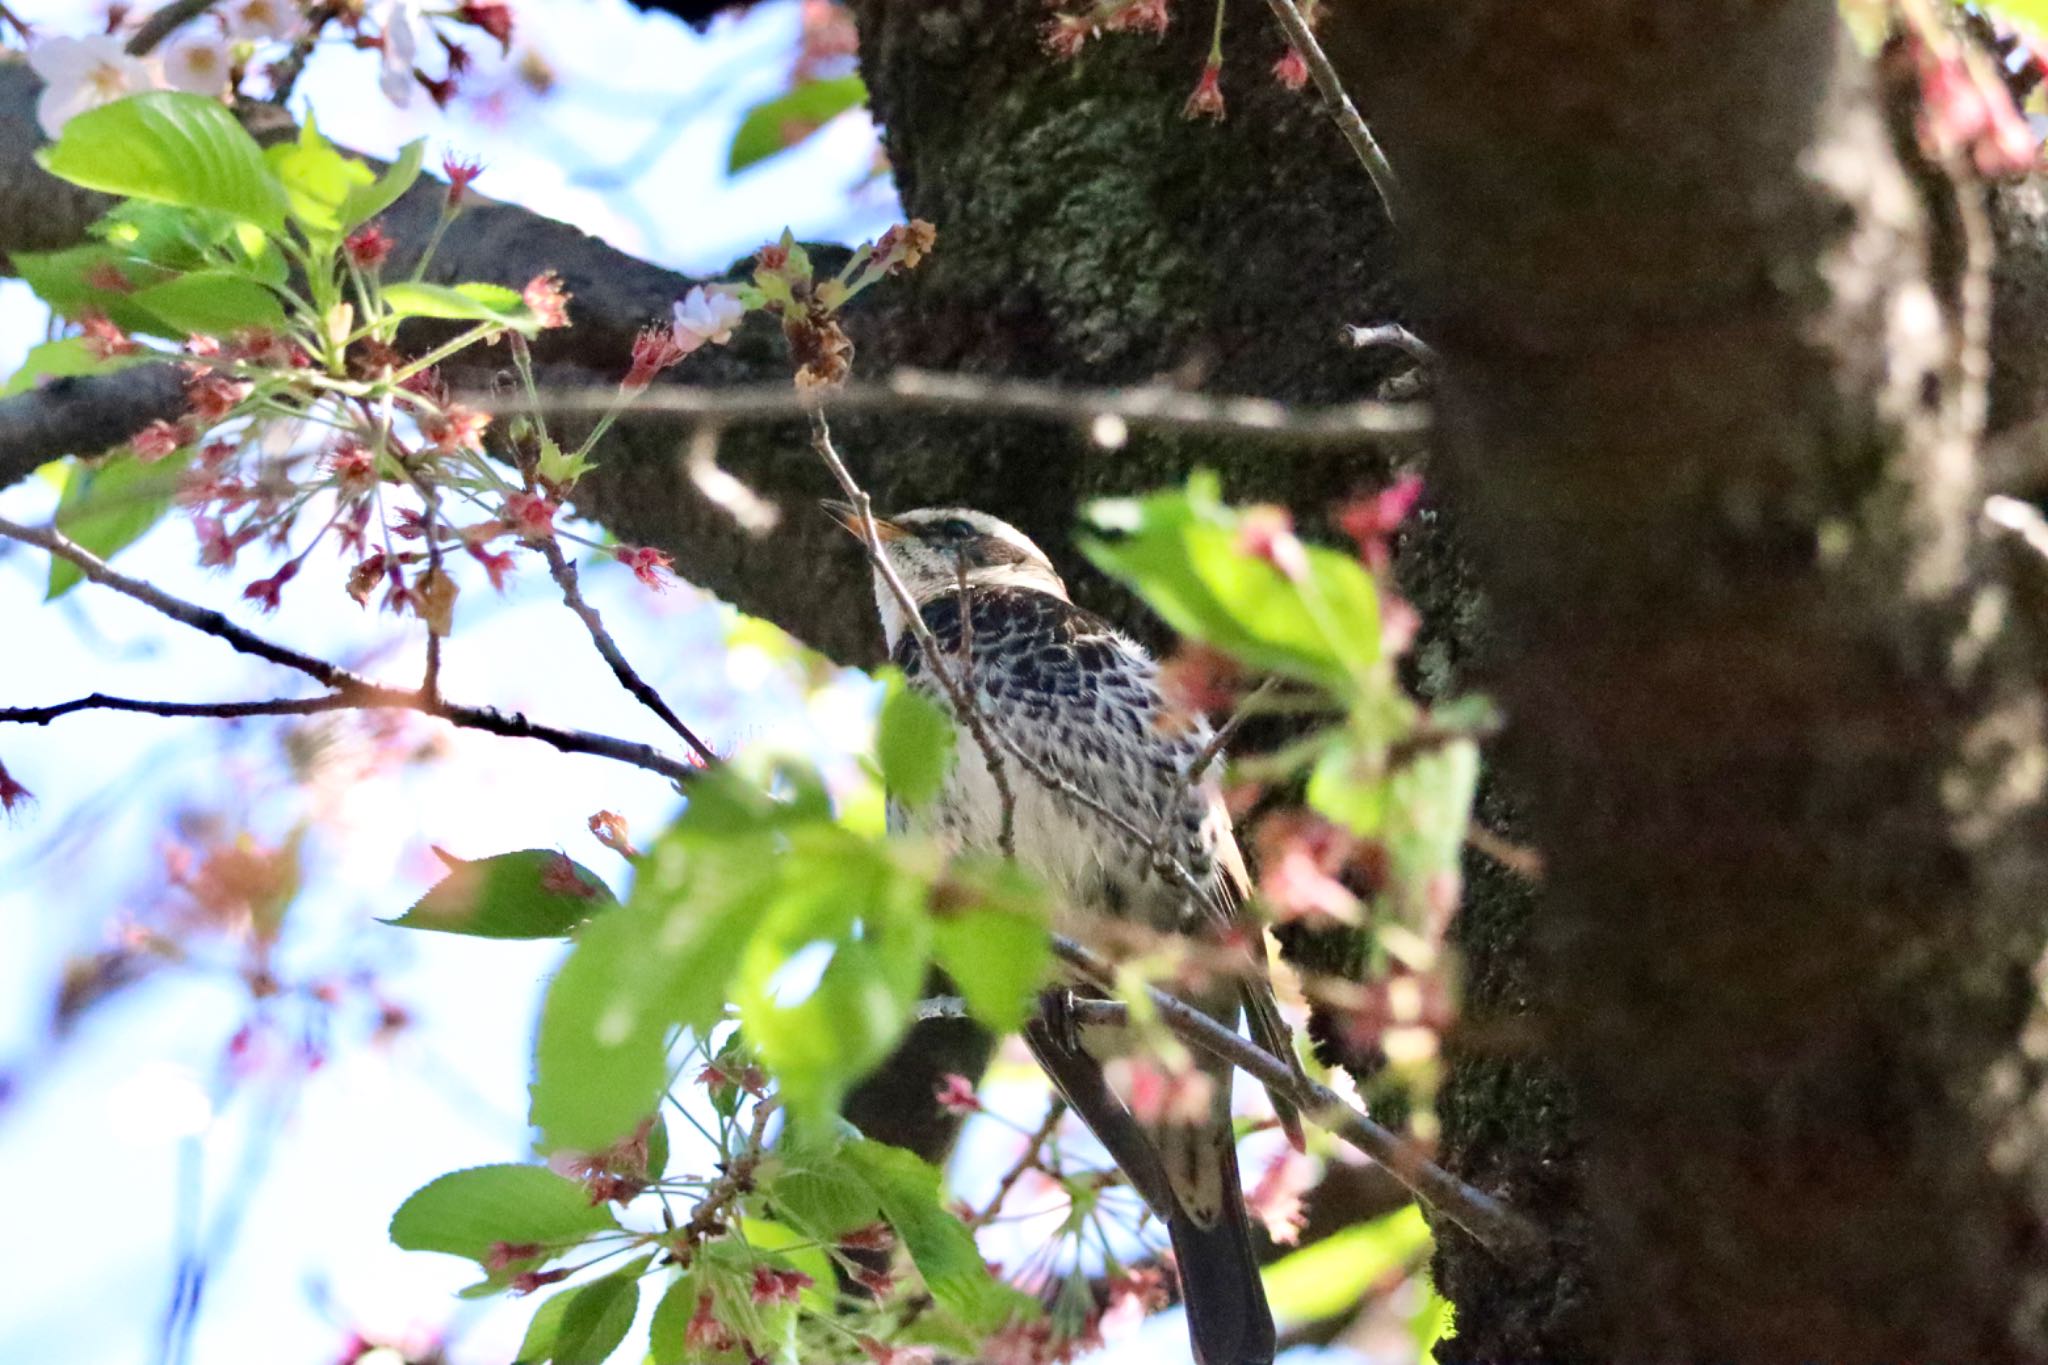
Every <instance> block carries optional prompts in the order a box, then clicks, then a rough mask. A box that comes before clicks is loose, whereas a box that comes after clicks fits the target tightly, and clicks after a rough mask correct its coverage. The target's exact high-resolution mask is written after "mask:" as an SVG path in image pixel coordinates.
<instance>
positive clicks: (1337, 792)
mask: <svg viewBox="0 0 2048 1365" xmlns="http://www.w3.org/2000/svg"><path fill="white" fill-rule="evenodd" d="M1383 761H1384V750H1383V749H1376V750H1373V751H1370V752H1368V751H1367V750H1366V749H1365V748H1364V747H1363V746H1360V745H1358V744H1357V743H1356V742H1354V741H1352V740H1349V739H1339V740H1337V741H1336V742H1334V743H1332V744H1330V745H1329V747H1327V748H1325V749H1324V750H1323V752H1322V753H1321V754H1320V755H1319V756H1318V757H1317V758H1316V764H1315V767H1314V768H1312V769H1311V770H1310V771H1309V775H1308V790H1307V792H1306V796H1307V798H1308V803H1309V805H1310V806H1312V807H1314V808H1315V809H1316V810H1318V811H1320V812H1321V813H1323V814H1324V815H1327V816H1329V817H1330V819H1332V820H1334V821H1336V822H1337V823H1338V824H1340V825H1342V826H1344V827H1345V828H1346V829H1348V830H1350V831H1351V832H1352V833H1353V834H1356V835H1358V836H1359V837H1360V838H1364V839H1376V838H1378V837H1379V834H1380V830H1381V829H1382V828H1383V827H1384V825H1385V823H1386V818H1387V785H1386V777H1385V773H1384V772H1383V771H1382V764H1383Z"/></svg>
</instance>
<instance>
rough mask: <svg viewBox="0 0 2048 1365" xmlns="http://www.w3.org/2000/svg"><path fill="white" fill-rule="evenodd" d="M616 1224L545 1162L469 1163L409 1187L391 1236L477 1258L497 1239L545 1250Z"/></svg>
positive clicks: (410, 1245) (406, 1244) (419, 1247)
mask: <svg viewBox="0 0 2048 1365" xmlns="http://www.w3.org/2000/svg"><path fill="white" fill-rule="evenodd" d="M617 1226H618V1223H617V1221H616V1220H614V1219H613V1218H612V1215H611V1211H610V1209H609V1208H608V1207H607V1206H606V1205H603V1204H597V1205H593V1204H592V1203H591V1202H590V1196H589V1194H588V1193H587V1192H586V1191H585V1190H584V1188H583V1186H581V1185H579V1184H578V1183H576V1182H575V1181H573V1180H564V1179H563V1178H562V1177H561V1176H558V1175H556V1174H555V1173H554V1172H553V1171H550V1170H547V1169H546V1168H545V1167H541V1166H518V1165H501V1166H472V1167H470V1168H469V1169H467V1170H462V1171H451V1172H449V1173H448V1174H447V1175H444V1176H442V1177H440V1178H439V1179H437V1180H433V1181H430V1182H428V1183H427V1184H426V1185H423V1186H421V1187H420V1188H419V1189H418V1190H416V1191H414V1193H413V1195H412V1197H411V1198H409V1199H407V1200H406V1201H405V1202H404V1203H403V1204H401V1205H399V1208H398V1212H396V1213H394V1214H392V1215H391V1240H392V1241H393V1242H395V1243H396V1244H398V1245H399V1246H401V1247H403V1248H405V1249H406V1250H407V1251H441V1252H446V1253H448V1254H449V1255H451V1256H463V1257H467V1258H468V1259H470V1260H472V1261H476V1262H478V1263H479V1264H481V1263H482V1262H483V1261H484V1260H485V1259H486V1258H487V1257H488V1256H489V1255H490V1253H491V1248H492V1247H493V1246H496V1245H497V1244H498V1243H501V1242H503V1243H506V1244H508V1245H515V1246H516V1245H524V1244H528V1243H532V1244H536V1245H539V1246H542V1247H545V1248H548V1249H551V1250H552V1249H557V1248H561V1247H567V1246H573V1245H575V1244H576V1243H579V1242H581V1241H583V1240H584V1239H585V1238H586V1237H588V1236H590V1235H591V1234H592V1233H597V1232H604V1231H607V1230H610V1229H612V1228H616V1227H617Z"/></svg>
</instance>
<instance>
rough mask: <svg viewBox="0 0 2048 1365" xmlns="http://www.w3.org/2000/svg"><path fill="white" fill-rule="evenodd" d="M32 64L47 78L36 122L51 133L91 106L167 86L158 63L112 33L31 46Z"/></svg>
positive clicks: (57, 130) (96, 106) (51, 41)
mask: <svg viewBox="0 0 2048 1365" xmlns="http://www.w3.org/2000/svg"><path fill="white" fill-rule="evenodd" d="M28 64H29V66H30V68H31V69H33V70H34V71H35V73H36V74H37V75H38V76H41V77H42V78H43V93H42V94H41V95H40V96H38V97H37V99H36V122H37V123H39V124H40V125H41V126H42V130H43V132H44V134H45V135H47V136H49V137H56V136H57V135H58V134H59V133H61V132H62V131H63V128H64V125H65V124H66V123H68V122H70V121H71V120H72V119H74V118H76V117H77V116H78V115H80V114H82V113H84V112H85V111H86V110H88V109H97V108H99V107H100V106H101V105H103V104H111V103H113V102H114V101H115V100H117V99H120V98H121V97H122V96H123V95H132V94H134V93H136V92H137V91H141V90H157V89H162V88H163V85H164V83H163V80H162V78H161V77H160V75H159V74H158V72H157V70H156V68H155V66H154V64H152V63H150V62H147V61H144V60H142V59H141V58H139V57H131V56H129V55H128V52H127V49H126V48H125V47H124V46H123V45H122V40H121V39H120V38H117V37H115V36H113V35H112V34H105V33H95V34H92V35H90V36H88V37H84V38H45V39H43V40H42V41H41V42H39V43H37V44H36V45H35V46H34V47H31V48H30V49H29V51H28Z"/></svg>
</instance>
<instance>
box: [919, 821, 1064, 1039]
mask: <svg viewBox="0 0 2048 1365" xmlns="http://www.w3.org/2000/svg"><path fill="white" fill-rule="evenodd" d="M948 878H949V882H948V887H947V894H948V895H949V896H951V897H954V898H960V899H965V900H967V901H968V902H969V904H968V906H967V908H965V909H963V910H957V911H951V912H947V911H943V910H937V909H935V910H934V911H933V915H932V950H933V953H934V955H935V956H936V957H937V959H938V963H939V965H940V966H941V967H943V968H945V970H946V974H947V975H948V976H950V977H952V978H953V984H954V985H955V986H956V987H958V988H959V991H960V995H961V997H962V998H963V999H965V1000H966V1001H967V1008H968V1010H969V1012H970V1013H972V1014H973V1015H974V1017H975V1018H977V1019H979V1020H980V1021H981V1022H982V1023H984V1024H986V1025H988V1026H989V1028H991V1029H993V1030H994V1031H996V1032H997V1033H1010V1032H1013V1031H1015V1030H1016V1029H1019V1028H1022V1027H1023V1025H1024V1021H1025V1019H1026V1018H1028V1017H1029V1016H1030V1013H1031V1011H1032V1009H1033V1007H1034V1005H1035V1003H1036V1000H1037V995H1038V987H1039V986H1040V984H1041V983H1043V982H1044V980H1045V977H1046V973H1047V971H1048V969H1049V968H1050V967H1051V965H1052V940H1051V938H1050V937H1048V935H1047V915H1046V899H1045V893H1044V891H1043V890H1042V889H1041V888H1039V887H1038V886H1037V885H1035V884H1034V883H1033V882H1032V881H1031V880H1030V879H1029V878H1028V877H1027V876H1026V875H1025V874H1024V873H1023V872H1022V870H1021V869H1019V868H1018V867H1017V865H1016V864H1014V863H1010V862H1006V861H1002V860H997V859H990V860H987V861H984V862H968V861H964V860H963V861H959V862H956V863H955V864H954V865H953V867H952V868H951V869H949V871H948Z"/></svg>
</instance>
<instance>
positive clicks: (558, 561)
mask: <svg viewBox="0 0 2048 1365" xmlns="http://www.w3.org/2000/svg"><path fill="white" fill-rule="evenodd" d="M539 547H540V552H541V554H542V555H543V556H544V557H545V558H546V559H547V561H548V572H549V573H550V574H552V575H554V579H555V583H556V585H557V586H559V587H560V588H561V589H562V601H564V602H565V603H567V604H568V607H569V610H571V611H573V612H575V613H576V615H577V617H578V618H580V619H581V620H582V622H583V626H584V629H586V630H588V631H589V632H590V642H591V643H592V644H594V645H596V646H597V652H598V653H599V654H602V655H603V656H604V661H605V662H606V663H608V664H610V665H611V669H612V676H613V677H615V678H617V679H618V680H619V684H620V685H621V686H622V687H624V688H625V689H626V690H627V691H628V692H631V693H632V694H633V696H634V697H635V698H636V699H638V701H639V702H640V704H641V705H642V706H644V707H646V708H647V709H648V710H650V711H652V712H653V713H654V714H655V715H657V716H660V717H661V720H662V723H663V724H664V725H666V726H668V728H669V729H671V730H673V731H675V732H676V733H677V734H678V735H680V736H681V737H682V740H683V743H685V744H687V745H689V746H690V750H691V752H692V753H694V754H696V755H697V757H698V758H700V759H702V760H703V761H704V762H705V763H706V764H712V763H716V762H718V755H717V754H716V753H715V752H714V751H713V750H712V748H711V746H710V745H708V744H706V743H705V742H704V741H703V740H702V739H699V738H698V737H697V732H696V731H694V730H692V729H691V728H690V727H689V726H688V725H685V724H684V723H683V718H682V717H681V716H678V715H677V714H676V713H675V711H674V710H673V709H671V708H670V706H669V704H668V703H667V702H665V701H663V700H662V699H661V694H660V693H659V692H657V691H655V690H654V688H653V687H652V686H651V685H650V684H649V683H648V682H647V680H646V679H645V678H642V677H641V676H640V675H639V674H638V673H636V672H634V671H633V665H632V664H630V663H628V662H627V661H626V655H625V652H624V651H623V650H621V649H620V648H619V645H618V641H616V640H614V639H612V635H611V632H610V631H608V630H606V629H605V626H604V618H603V617H601V616H599V615H598V612H597V608H596V607H593V606H591V605H590V603H589V602H587V601H585V600H584V597H583V589H582V587H581V585H580V584H579V583H578V582H577V578H576V565H575V564H574V563H572V562H571V561H570V559H569V556H567V555H565V554H563V553H562V547H561V546H560V545H559V544H557V543H556V542H555V540H554V539H553V538H552V537H550V538H548V539H546V540H543V541H541V542H539Z"/></svg>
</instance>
